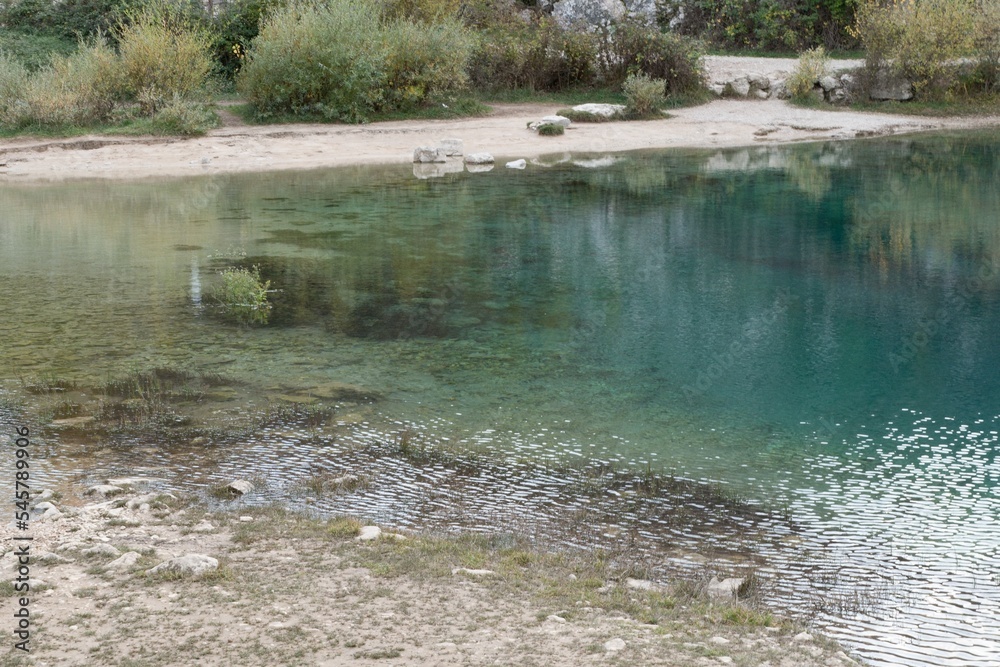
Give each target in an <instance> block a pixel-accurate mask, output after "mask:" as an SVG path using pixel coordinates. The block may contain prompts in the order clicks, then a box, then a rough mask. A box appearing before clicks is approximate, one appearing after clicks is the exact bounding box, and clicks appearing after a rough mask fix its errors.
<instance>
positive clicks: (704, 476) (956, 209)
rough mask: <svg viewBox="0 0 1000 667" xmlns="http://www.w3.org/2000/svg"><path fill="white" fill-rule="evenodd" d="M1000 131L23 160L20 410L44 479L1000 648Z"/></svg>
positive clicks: (13, 194) (16, 249)
mask: <svg viewBox="0 0 1000 667" xmlns="http://www.w3.org/2000/svg"><path fill="white" fill-rule="evenodd" d="M998 147H1000V138H998V137H997V135H996V134H981V133H980V134H963V135H954V136H933V137H930V136H928V137H918V138H903V139H898V138H897V139H887V140H878V141H858V142H850V143H828V144H808V145H798V146H782V147H766V148H764V147H761V148H744V149H733V150H725V151H687V152H678V151H675V152H670V153H652V154H630V155H624V156H619V157H618V158H615V159H601V160H595V159H589V160H586V159H577V160H573V159H568V158H566V159H564V158H553V159H551V160H548V161H547V162H546V164H545V166H532V167H531V168H529V169H528V170H526V171H524V172H520V171H514V170H502V169H500V170H496V171H494V172H491V173H486V174H462V173H458V174H448V175H446V176H444V177H442V178H435V179H416V178H414V177H413V174H412V173H410V171H409V169H407V168H383V169H374V168H365V169H341V170H328V171H316V172H300V173H291V174H260V175H238V176H204V177H200V178H197V179H190V180H175V181H164V182H141V183H114V184H111V183H80V184H62V185H58V186H55V185H53V186H47V185H16V184H14V185H5V186H3V187H0V209H2V211H3V217H2V219H0V278H2V281H3V283H2V284H3V285H4V290H3V297H2V299H3V301H2V303H3V318H2V320H0V354H2V360H3V367H2V372H0V391H2V394H0V399H2V400H3V405H0V414H2V416H3V421H4V423H5V424H8V425H7V426H5V428H6V429H8V430H9V429H10V428H11V427H10V424H12V423H28V424H30V425H31V426H32V427H33V428H35V429H36V433H37V434H38V443H39V444H38V451H37V455H38V458H37V459H36V462H35V467H34V468H33V472H32V474H33V480H34V482H35V483H36V484H39V485H44V484H49V485H58V484H60V483H64V482H70V481H85V482H90V481H95V480H100V479H102V478H103V477H107V476H110V475H118V474H123V473H129V474H132V473H139V474H144V475H147V476H153V477H158V478H160V479H161V480H162V484H163V485H164V486H165V487H169V488H179V489H188V490H191V489H196V490H201V491H206V490H208V489H210V488H212V487H214V486H217V485H218V484H220V483H224V482H227V481H229V480H231V479H233V478H235V477H243V478H248V477H249V478H255V479H257V480H258V482H260V483H262V485H263V491H262V492H261V493H259V494H255V495H254V496H253V497H252V498H251V499H248V500H246V501H241V502H264V501H269V500H274V499H277V500H281V501H285V502H289V503H291V504H292V505H295V506H307V505H308V506H310V507H313V508H316V510H318V511H321V512H329V513H345V512H346V513H357V514H363V515H366V516H369V517H371V518H373V519H376V520H379V521H384V522H386V523H389V524H394V525H399V526H409V527H422V526H433V527H437V528H446V529H447V528H456V529H457V528H462V529H471V530H479V531H499V532H503V531H508V530H517V531H521V532H524V531H527V532H528V533H530V534H534V535H536V536H537V537H538V539H539V540H541V541H545V542H547V543H555V544H561V545H564V546H567V547H570V548H574V547H583V546H593V545H598V546H601V547H603V548H607V549H609V550H610V551H611V552H613V553H620V554H629V555H630V557H632V558H634V559H638V560H640V561H642V562H643V563H645V564H646V565H647V566H648V567H650V568H651V570H652V572H653V574H658V575H661V576H670V574H671V573H672V572H674V571H675V570H676V569H677V568H681V569H687V570H691V571H695V572H697V571H699V569H704V568H714V570H713V571H718V572H720V573H724V574H725V573H736V574H739V573H740V572H743V571H749V570H750V569H751V568H756V569H757V570H758V573H759V574H760V575H761V577H762V579H763V580H764V581H765V586H764V595H765V598H766V599H768V600H769V601H770V602H772V603H774V604H776V605H778V606H779V607H781V608H784V609H787V610H790V611H793V612H797V613H801V614H804V615H807V616H808V617H809V618H812V619H814V621H815V623H816V624H817V625H818V626H819V627H820V628H822V629H823V630H824V631H826V632H827V633H829V634H830V635H831V636H833V637H835V638H837V639H840V640H842V641H843V642H844V643H845V645H847V646H849V647H850V648H852V649H854V650H855V651H856V652H857V654H858V655H860V656H861V657H863V658H865V659H867V660H868V661H870V662H871V663H873V664H876V665H911V666H918V665H921V666H922V665H927V666H930V665H934V666H950V665H953V666H956V667H957V666H963V667H966V666H968V667H976V666H983V667H985V666H987V665H996V664H1000V639H998V637H1000V498H998V491H997V484H998V479H1000V463H998V461H997V456H996V453H997V448H998V444H997V443H998V437H1000V434H998V431H1000V374H998V373H997V368H998V367H1000V345H998V338H1000V333H998V332H1000V213H998V212H1000V187H998V183H1000V156H998V150H997V149H998ZM254 266H256V267H258V268H259V271H260V274H261V277H262V278H263V279H264V280H268V281H270V289H271V290H274V291H272V292H271V293H270V295H269V297H270V300H271V302H272V303H273V309H272V311H271V312H270V316H269V321H268V323H267V325H266V326H255V327H246V326H241V325H239V324H237V323H234V322H231V321H227V320H226V319H225V317H224V316H223V313H221V312H220V309H219V308H218V307H217V305H216V304H215V303H214V301H213V299H212V293H213V290H214V289H217V287H218V286H219V283H220V280H221V279H220V275H219V272H220V271H221V270H223V269H226V268H231V267H243V268H250V267H254ZM5 457H7V455H5ZM7 458H9V457H7ZM7 458H5V461H6V460H7ZM8 463H9V462H8ZM612 464H613V465H612ZM8 469H12V466H8ZM344 474H352V475H355V476H356V479H352V480H350V481H349V482H345V481H344V478H343V477H342V475H344ZM702 481H710V482H715V483H717V486H715V487H712V488H708V487H704V486H701V485H699V484H698V483H697V482H702ZM719 489H722V492H720V491H719Z"/></svg>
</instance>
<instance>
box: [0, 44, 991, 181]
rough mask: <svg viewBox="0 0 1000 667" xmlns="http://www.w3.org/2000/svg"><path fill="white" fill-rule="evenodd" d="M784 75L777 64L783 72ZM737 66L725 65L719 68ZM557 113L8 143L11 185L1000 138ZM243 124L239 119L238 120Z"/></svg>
mask: <svg viewBox="0 0 1000 667" xmlns="http://www.w3.org/2000/svg"><path fill="white" fill-rule="evenodd" d="M779 65H780V64H778V63H775V67H778V66H779ZM726 66H728V64H726V63H722V64H717V67H718V68H720V69H721V68H723V67H726ZM558 108H559V107H558V105H550V104H517V105H497V106H496V107H494V109H493V112H492V113H491V114H490V115H488V116H484V117H478V118H463V119H457V120H441V121H427V120H414V121H398V122H381V123H371V124H367V125H351V126H348V125H321V124H289V125H268V126H247V125H236V124H231V125H227V126H224V127H221V128H219V129H216V130H213V131H211V132H210V133H209V134H208V135H206V136H203V137H199V138H193V139H179V138H157V137H119V136H107V135H101V136H97V135H94V136H84V137H75V138H71V139H59V140H52V139H31V138H20V139H13V140H4V141H2V142H0V182H7V183H11V182H25V181H52V180H65V179H86V178H102V179H103V178H111V179H135V178H149V177H161V176H192V175H199V174H219V173H234V172H259V171H271V170H285V169H312V168H321V167H338V166H348V165H361V164H404V163H409V162H411V160H412V155H413V149H414V148H416V147H417V146H424V145H431V146H433V145H435V144H436V143H437V142H438V141H439V140H441V139H444V138H456V139H461V140H462V141H463V142H464V145H465V151H466V153H470V152H488V153H491V154H493V155H494V156H495V157H496V158H497V161H498V165H499V166H501V168H502V162H503V161H504V160H510V159H517V158H527V159H531V158H535V157H538V156H541V155H545V154H550V153H564V152H571V153H606V152H619V151H631V150H639V149H651V148H713V147H730V146H744V145H754V144H778V143H789V142H797V141H816V140H825V139H850V138H854V137H865V136H876V135H891V134H901V133H908V132H919V131H929V130H947V129H960V128H982V127H1000V116H991V117H975V118H930V117H912V116H901V115H890V114H875V113H859V112H853V111H838V110H834V109H832V108H831V110H825V109H822V110H821V109H804V108H799V107H795V106H792V105H790V104H788V103H787V102H783V101H778V100H767V101H749V100H716V101H713V102H711V103H709V104H705V105H701V106H697V107H691V108H686V109H679V110H675V111H673V112H672V113H673V117H672V118H668V119H664V120H659V121H644V122H615V123H602V124H581V123H575V124H574V125H573V126H572V127H570V128H569V129H568V130H567V132H566V133H565V134H564V135H563V136H559V137H540V136H538V135H537V134H535V133H533V132H531V131H529V130H527V129H526V127H525V126H526V124H527V123H528V122H529V121H532V120H537V119H538V118H540V117H542V116H544V115H547V114H551V113H554V112H555V111H556V110H557V109H558ZM227 116H228V117H230V118H232V114H227Z"/></svg>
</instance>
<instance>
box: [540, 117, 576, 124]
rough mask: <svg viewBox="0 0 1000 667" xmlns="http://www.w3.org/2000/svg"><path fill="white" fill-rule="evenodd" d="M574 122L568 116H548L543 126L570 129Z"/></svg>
mask: <svg viewBox="0 0 1000 667" xmlns="http://www.w3.org/2000/svg"><path fill="white" fill-rule="evenodd" d="M571 122H572V121H571V120H570V119H569V118H567V117H566V116H546V117H545V118H543V119H542V125H562V126H563V127H569V126H570V123H571Z"/></svg>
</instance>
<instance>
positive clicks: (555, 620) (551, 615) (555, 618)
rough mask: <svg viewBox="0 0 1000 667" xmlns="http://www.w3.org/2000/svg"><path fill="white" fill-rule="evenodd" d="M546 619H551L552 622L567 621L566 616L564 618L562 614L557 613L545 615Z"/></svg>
mask: <svg viewBox="0 0 1000 667" xmlns="http://www.w3.org/2000/svg"><path fill="white" fill-rule="evenodd" d="M545 620H546V621H550V622H552V623H565V622H566V619H565V618H563V617H562V616H556V615H555V614H549V615H548V616H546V617H545Z"/></svg>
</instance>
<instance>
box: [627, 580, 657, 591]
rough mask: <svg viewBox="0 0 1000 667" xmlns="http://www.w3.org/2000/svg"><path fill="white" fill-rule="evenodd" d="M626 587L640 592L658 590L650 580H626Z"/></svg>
mask: <svg viewBox="0 0 1000 667" xmlns="http://www.w3.org/2000/svg"><path fill="white" fill-rule="evenodd" d="M625 585H626V586H627V587H629V588H634V589H636V590H640V591H651V590H653V589H654V588H656V584H654V583H653V582H652V581H649V580H648V579H632V578H631V577H629V578H628V579H626V580H625Z"/></svg>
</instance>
